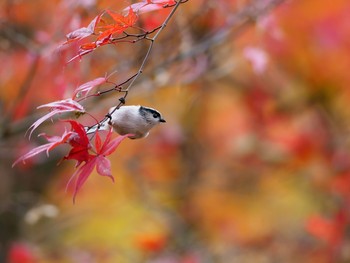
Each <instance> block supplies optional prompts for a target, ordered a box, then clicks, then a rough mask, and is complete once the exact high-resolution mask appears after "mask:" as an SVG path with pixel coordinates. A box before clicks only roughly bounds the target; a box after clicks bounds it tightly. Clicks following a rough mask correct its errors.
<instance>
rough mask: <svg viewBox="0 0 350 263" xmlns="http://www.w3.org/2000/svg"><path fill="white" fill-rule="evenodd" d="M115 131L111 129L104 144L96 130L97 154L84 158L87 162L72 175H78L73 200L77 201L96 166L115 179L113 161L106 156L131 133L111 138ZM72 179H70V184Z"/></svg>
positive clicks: (99, 171)
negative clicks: (79, 192) (112, 169)
mask: <svg viewBox="0 0 350 263" xmlns="http://www.w3.org/2000/svg"><path fill="white" fill-rule="evenodd" d="M112 133H113V131H112V130H110V131H109V132H108V134H107V136H106V139H105V140H104V143H103V144H102V142H101V138H100V135H99V133H98V132H96V138H95V151H96V153H95V154H89V155H88V156H87V159H86V160H84V161H85V163H84V164H83V165H82V166H80V167H79V168H78V170H77V171H76V172H75V173H74V174H73V175H72V177H71V179H72V178H75V177H77V180H76V184H75V188H74V194H73V202H75V198H76V195H77V193H78V191H79V190H80V189H81V187H82V186H83V184H84V183H85V181H86V180H87V179H88V177H89V176H90V174H91V173H92V172H93V170H94V168H95V167H96V171H97V173H98V174H99V175H102V176H108V177H109V178H111V180H112V181H114V178H113V176H112V172H111V163H110V161H109V160H108V159H107V158H106V156H108V155H110V154H112V153H113V152H114V151H115V150H116V149H117V148H118V146H119V144H120V143H121V142H122V141H123V140H124V139H125V138H127V137H128V136H130V134H126V135H122V136H118V137H117V138H115V139H113V140H111V136H112ZM70 181H71V180H69V182H68V184H69V183H70Z"/></svg>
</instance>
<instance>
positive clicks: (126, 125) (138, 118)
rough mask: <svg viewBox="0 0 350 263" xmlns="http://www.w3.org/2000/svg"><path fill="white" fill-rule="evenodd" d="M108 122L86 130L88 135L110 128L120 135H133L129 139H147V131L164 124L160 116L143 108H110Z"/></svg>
mask: <svg viewBox="0 0 350 263" xmlns="http://www.w3.org/2000/svg"><path fill="white" fill-rule="evenodd" d="M107 117H108V118H109V120H107V121H104V122H103V123H100V124H98V125H94V126H92V127H90V128H87V129H86V131H87V133H88V134H90V133H93V132H95V131H96V130H109V129H110V126H112V127H113V129H114V131H116V132H117V133H119V134H120V135H125V134H128V133H129V134H133V136H130V137H129V138H130V139H140V138H144V137H147V136H148V134H149V131H150V130H151V129H152V128H153V127H154V126H155V125H157V124H159V123H161V122H165V120H164V119H163V118H162V115H161V114H160V113H159V112H158V111H157V110H155V109H152V108H149V107H144V106H140V105H138V106H136V105H131V106H122V107H120V108H119V109H116V107H112V108H111V109H110V110H109V114H108V115H107Z"/></svg>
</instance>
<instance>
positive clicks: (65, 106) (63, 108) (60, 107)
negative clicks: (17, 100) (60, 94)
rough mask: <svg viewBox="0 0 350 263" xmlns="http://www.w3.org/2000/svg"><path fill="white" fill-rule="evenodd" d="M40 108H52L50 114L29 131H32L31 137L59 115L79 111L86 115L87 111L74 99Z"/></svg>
mask: <svg viewBox="0 0 350 263" xmlns="http://www.w3.org/2000/svg"><path fill="white" fill-rule="evenodd" d="M40 108H50V110H51V111H50V112H49V113H48V114H46V115H44V116H43V117H41V118H40V119H38V120H37V121H36V122H34V123H33V124H32V125H31V126H30V127H29V129H28V131H30V133H29V137H31V135H32V133H33V131H34V130H35V129H36V128H37V127H38V126H39V125H40V124H42V123H43V122H44V121H46V120H47V119H49V118H51V117H52V116H54V115H56V114H59V113H64V112H71V111H77V112H81V113H84V112H85V110H84V108H83V106H82V105H80V104H79V103H78V102H76V101H74V100H72V99H65V100H60V101H54V102H51V103H48V104H44V105H41V106H39V107H38V109H40Z"/></svg>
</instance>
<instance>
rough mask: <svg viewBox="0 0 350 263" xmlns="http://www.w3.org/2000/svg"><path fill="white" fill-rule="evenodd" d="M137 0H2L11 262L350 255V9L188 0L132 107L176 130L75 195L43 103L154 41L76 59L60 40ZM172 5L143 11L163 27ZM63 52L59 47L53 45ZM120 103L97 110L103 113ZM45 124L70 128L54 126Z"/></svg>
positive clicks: (124, 156)
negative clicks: (44, 137) (39, 149)
mask: <svg viewBox="0 0 350 263" xmlns="http://www.w3.org/2000/svg"><path fill="white" fill-rule="evenodd" d="M129 4H130V3H129V2H126V1H97V0H89V1H87V0H79V1H72V0H61V1H58V0H57V1H43V0H37V1H21V0H19V1H2V2H1V3H0V50H1V51H2V52H1V53H0V58H1V60H0V61H2V63H3V64H2V66H1V67H0V87H1V88H0V112H1V117H0V122H1V126H0V135H1V137H0V138H1V139H0V146H1V147H0V158H1V163H0V168H1V175H0V177H1V184H0V242H1V243H0V259H1V260H0V261H1V262H10V263H17V262H21V263H22V262H57V263H61V262H154V263H155V262H157V263H161V262H163V263H165V262H179V263H190V262H191V263H192V262H240V263H242V262H349V261H350V239H349V234H348V232H349V231H348V226H349V222H350V214H349V209H348V208H349V201H350V199H349V198H350V195H349V192H350V191H349V190H350V155H349V121H348V120H349V118H350V113H349V112H350V111H349V110H348V107H349V103H350V92H349V88H348V86H349V84H350V74H349V72H348V71H349V68H350V59H349V57H350V17H349V15H348V14H349V13H350V3H349V1H347V0H334V1H332V2H331V3H330V2H329V1H325V0H321V1H320V0H309V1H293V0H291V1H276V0H264V1H262V0H260V1H259V0H256V1H253V0H251V1H249V0H244V1H242V0H240V1H239V0H232V1H214V0H207V1H202V0H189V1H188V2H187V3H185V4H183V5H181V6H180V8H179V10H177V12H176V13H175V15H174V17H173V18H172V20H171V21H170V23H169V26H168V27H167V28H166V29H165V30H164V31H163V32H162V34H161V36H160V38H159V39H158V40H157V41H156V43H155V47H154V49H153V50H152V54H151V57H150V61H149V63H148V64H147V65H146V68H145V71H144V74H143V75H142V76H141V77H140V79H139V81H138V83H137V85H136V86H135V87H134V88H133V89H132V90H131V92H130V95H129V97H128V101H127V104H141V105H147V106H151V107H154V108H157V109H159V110H160V111H161V112H162V114H163V116H164V117H165V119H166V120H167V123H166V125H162V126H159V127H157V128H155V129H154V130H152V132H151V134H150V136H149V137H147V138H146V139H142V140H135V141H132V140H127V141H124V142H123V143H122V145H121V146H120V147H119V149H118V150H117V152H116V153H114V154H113V155H112V156H111V161H112V169H113V175H114V176H115V178H116V182H115V183H114V184H112V183H111V182H110V181H109V180H107V179H105V178H102V177H100V176H98V175H97V174H95V173H94V174H92V176H91V178H89V180H88V181H87V183H86V184H85V185H84V187H83V189H82V190H81V191H80V192H79V195H78V197H77V202H76V204H75V205H73V204H72V191H71V190H70V189H69V190H68V192H66V191H65V187H66V183H67V181H68V180H69V178H70V175H71V174H72V173H73V172H74V164H73V163H65V164H61V165H60V166H57V165H56V164H57V163H58V162H59V160H60V159H61V158H62V157H63V156H64V154H65V152H64V150H65V149H61V148H60V149H57V150H55V151H54V152H53V153H52V154H50V157H49V158H47V157H46V156H45V154H43V155H40V156H38V157H36V158H33V159H32V160H30V161H28V162H27V164H26V165H19V166H17V167H15V168H13V169H12V168H11V164H12V163H13V161H14V160H15V159H16V158H17V157H18V156H20V155H21V154H23V153H25V152H28V151H29V150H30V149H31V148H33V147H35V146H37V145H39V144H40V143H42V141H41V140H40V139H38V138H36V136H33V138H32V139H31V140H30V141H29V140H28V138H27V137H25V136H24V134H25V131H26V129H27V128H28V127H29V126H30V125H31V124H32V123H33V122H34V121H35V120H36V119H37V118H38V117H40V116H42V115H43V114H44V113H45V112H44V111H40V110H36V107H37V106H39V105H41V104H45V103H48V102H51V101H54V100H59V99H63V98H66V97H69V96H70V95H71V93H72V91H73V90H74V89H75V88H76V87H77V86H79V85H80V84H82V83H84V82H86V81H89V80H92V79H94V78H96V77H101V76H104V75H105V74H106V73H111V72H113V71H117V72H116V74H115V75H113V78H114V80H119V79H125V77H126V76H128V75H130V72H134V71H135V70H137V68H138V67H139V65H140V61H141V58H142V56H143V55H144V52H145V51H146V50H147V46H146V44H145V43H144V42H139V43H136V44H134V45H132V44H130V43H126V44H123V45H122V44H121V45H119V46H118V45H116V46H108V47H106V48H101V49H100V50H98V51H96V52H94V53H93V54H89V55H87V56H85V57H84V58H83V59H82V60H81V61H79V60H77V61H75V62H73V63H70V64H68V65H66V64H65V62H67V61H68V60H69V59H70V58H71V57H73V56H74V55H75V54H76V52H77V46H74V45H73V46H70V47H67V46H64V47H60V44H61V43H62V42H64V40H65V34H67V33H69V32H71V31H73V30H75V29H77V28H79V27H82V26H86V25H87V24H88V23H89V22H90V21H91V20H92V19H93V18H94V17H95V16H96V15H97V14H99V13H100V12H101V11H102V10H104V9H106V8H108V9H112V10H116V11H120V10H122V9H123V8H124V7H125V6H127V5H129ZM168 12H169V9H168V10H158V11H154V12H151V13H147V14H144V15H140V21H139V23H140V26H144V27H150V28H152V27H153V25H159V24H161V23H162V22H163V21H164V19H165V17H166V15H167V14H168ZM58 47H60V48H58ZM117 100H118V97H117V96H115V95H114V94H111V95H109V96H106V97H105V98H98V99H94V100H92V101H91V102H89V103H88V104H87V105H86V107H87V108H88V109H89V110H91V112H93V113H94V114H96V116H103V114H105V112H106V110H108V108H109V107H110V106H113V105H115V104H116V103H117V102H118V101H117ZM39 130H40V131H39V132H38V133H40V132H43V131H45V132H47V133H51V134H52V133H55V132H56V131H57V130H62V125H61V124H59V123H55V124H52V123H51V122H49V121H48V122H47V124H46V125H43V126H42V127H41V128H39Z"/></svg>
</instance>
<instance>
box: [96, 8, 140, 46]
mask: <svg viewBox="0 0 350 263" xmlns="http://www.w3.org/2000/svg"><path fill="white" fill-rule="evenodd" d="M106 12H107V13H108V14H109V15H110V16H111V17H112V18H113V20H114V22H115V23H114V24H113V25H107V26H104V27H103V28H104V29H107V30H105V31H103V32H102V33H101V34H100V35H99V36H98V38H97V39H98V40H102V39H105V38H106V37H108V36H109V38H110V37H112V35H113V34H120V33H122V32H123V31H124V30H125V29H127V28H129V27H132V26H134V25H135V23H136V21H137V18H138V16H137V14H136V13H135V11H134V10H133V9H132V8H129V12H128V13H127V15H125V16H123V15H121V14H116V13H114V12H112V11H110V10H107V11H106Z"/></svg>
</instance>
